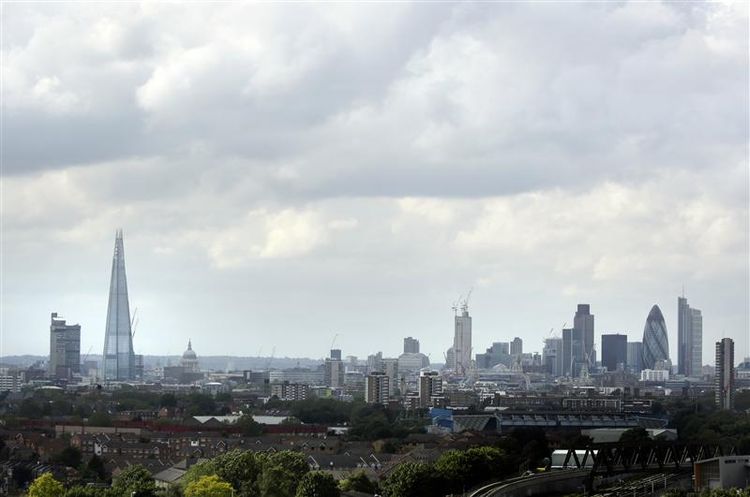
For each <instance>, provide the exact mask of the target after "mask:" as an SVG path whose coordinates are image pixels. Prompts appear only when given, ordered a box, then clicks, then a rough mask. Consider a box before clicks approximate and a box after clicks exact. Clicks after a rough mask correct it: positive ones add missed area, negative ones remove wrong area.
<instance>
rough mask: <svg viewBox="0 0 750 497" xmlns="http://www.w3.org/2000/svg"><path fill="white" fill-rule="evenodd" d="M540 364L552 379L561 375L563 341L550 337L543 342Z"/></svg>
mask: <svg viewBox="0 0 750 497" xmlns="http://www.w3.org/2000/svg"><path fill="white" fill-rule="evenodd" d="M542 363H543V364H544V367H545V368H546V370H547V372H548V373H549V374H551V375H552V376H554V377H558V376H562V375H563V339H562V338H557V337H552V338H547V339H546V340H545V341H544V349H543V350H542Z"/></svg>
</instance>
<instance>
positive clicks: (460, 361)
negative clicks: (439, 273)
mask: <svg viewBox="0 0 750 497" xmlns="http://www.w3.org/2000/svg"><path fill="white" fill-rule="evenodd" d="M454 324H455V331H454V334H453V357H454V364H453V370H454V371H455V372H456V374H458V375H462V376H463V375H466V373H468V372H469V371H470V370H471V316H469V305H468V303H467V302H464V303H463V304H462V305H461V314H460V315H456V316H455V321H454Z"/></svg>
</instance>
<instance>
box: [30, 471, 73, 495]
mask: <svg viewBox="0 0 750 497" xmlns="http://www.w3.org/2000/svg"><path fill="white" fill-rule="evenodd" d="M64 493H65V487H63V485H62V483H60V482H59V481H57V480H55V478H54V477H53V476H52V473H44V474H43V475H42V476H40V477H39V478H37V479H36V480H34V481H33V482H32V484H31V485H30V486H29V491H28V492H27V494H26V495H27V496H28V497H60V496H61V495H63V494H64Z"/></svg>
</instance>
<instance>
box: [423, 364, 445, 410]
mask: <svg viewBox="0 0 750 497" xmlns="http://www.w3.org/2000/svg"><path fill="white" fill-rule="evenodd" d="M418 390H419V406H420V407H431V406H433V399H434V398H436V397H440V396H442V395H443V379H442V378H441V377H440V374H439V373H438V372H437V371H420V372H419V385H418Z"/></svg>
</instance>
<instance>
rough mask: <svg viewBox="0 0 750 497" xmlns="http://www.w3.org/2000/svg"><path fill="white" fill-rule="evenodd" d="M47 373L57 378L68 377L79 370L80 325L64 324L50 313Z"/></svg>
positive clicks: (54, 313) (62, 320)
mask: <svg viewBox="0 0 750 497" xmlns="http://www.w3.org/2000/svg"><path fill="white" fill-rule="evenodd" d="M49 332H50V333H49V370H48V372H49V375H50V376H51V377H53V378H57V379H67V378H70V377H71V376H72V375H73V374H74V373H76V374H77V373H79V372H80V370H81V326H80V325H78V324H66V323H65V320H64V319H62V318H60V317H58V315H57V313H56V312H53V313H52V317H51V323H50V326H49Z"/></svg>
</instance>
